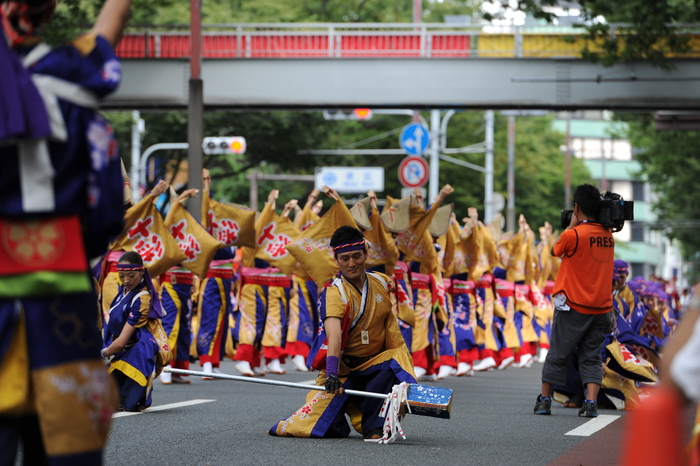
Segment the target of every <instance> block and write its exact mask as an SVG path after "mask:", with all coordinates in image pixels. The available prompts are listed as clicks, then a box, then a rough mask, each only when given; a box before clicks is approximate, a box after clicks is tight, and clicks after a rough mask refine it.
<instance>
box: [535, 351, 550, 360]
mask: <svg viewBox="0 0 700 466" xmlns="http://www.w3.org/2000/svg"><path fill="white" fill-rule="evenodd" d="M547 353H549V350H548V349H547V348H540V349H539V350H538V351H537V362H541V363H544V360H545V359H547Z"/></svg>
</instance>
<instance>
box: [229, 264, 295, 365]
mask: <svg viewBox="0 0 700 466" xmlns="http://www.w3.org/2000/svg"><path fill="white" fill-rule="evenodd" d="M291 285H292V280H291V277H290V276H288V275H285V274H283V273H280V272H279V269H277V268H274V267H269V268H253V267H244V268H243V269H242V271H241V289H240V292H239V296H238V303H237V307H236V311H235V313H234V315H235V318H236V328H235V335H236V341H237V342H238V347H237V349H236V354H235V355H234V357H233V359H234V360H235V361H247V362H249V363H250V365H251V367H258V366H261V365H262V364H261V360H260V357H261V356H260V351H261V350H263V351H264V356H265V358H266V359H267V360H268V362H269V360H272V359H276V358H283V357H284V356H285V354H286V353H284V350H283V347H284V343H285V338H286V332H285V329H286V328H287V325H286V323H287V313H288V312H287V309H288V307H289V290H290V289H291Z"/></svg>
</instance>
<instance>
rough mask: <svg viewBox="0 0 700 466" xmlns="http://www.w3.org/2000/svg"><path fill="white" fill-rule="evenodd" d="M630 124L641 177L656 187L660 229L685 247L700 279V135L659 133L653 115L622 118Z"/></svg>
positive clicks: (685, 253)
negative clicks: (698, 189)
mask: <svg viewBox="0 0 700 466" xmlns="http://www.w3.org/2000/svg"><path fill="white" fill-rule="evenodd" d="M618 118H620V119H623V120H625V121H627V123H628V125H629V130H628V131H629V138H630V141H631V143H632V146H633V147H635V148H636V149H637V150H636V152H637V155H635V158H636V159H637V160H638V161H639V163H640V164H641V165H642V169H641V173H640V175H642V176H645V177H646V178H647V179H648V180H649V182H650V183H651V184H652V186H653V189H654V192H656V193H657V195H658V199H656V200H655V201H654V203H653V209H654V212H655V213H656V215H657V216H658V220H657V225H656V227H657V228H658V229H660V230H662V231H663V232H664V235H666V236H667V237H669V238H671V239H677V240H678V241H679V242H680V244H681V252H682V255H683V258H684V259H685V260H687V261H690V262H692V263H693V265H694V271H693V275H694V276H695V277H696V278H697V277H700V236H698V234H697V228H698V226H699V225H700V196H699V195H698V194H697V192H698V191H697V180H698V179H700V158H698V156H697V147H699V146H700V132H697V131H656V130H655V129H654V119H653V116H652V115H618Z"/></svg>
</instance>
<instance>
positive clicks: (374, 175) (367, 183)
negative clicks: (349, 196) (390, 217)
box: [315, 167, 384, 193]
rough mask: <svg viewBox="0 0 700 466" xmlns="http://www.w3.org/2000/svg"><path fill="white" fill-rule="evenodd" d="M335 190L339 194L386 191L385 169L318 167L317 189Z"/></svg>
mask: <svg viewBox="0 0 700 466" xmlns="http://www.w3.org/2000/svg"><path fill="white" fill-rule="evenodd" d="M324 185H325V186H328V187H329V188H333V189H335V190H336V191H338V192H339V193H366V192H367V191H369V190H374V191H377V192H382V191H384V168H383V167H316V179H315V188H316V189H318V190H320V189H321V188H323V186H324Z"/></svg>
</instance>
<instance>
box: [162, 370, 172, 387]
mask: <svg viewBox="0 0 700 466" xmlns="http://www.w3.org/2000/svg"><path fill="white" fill-rule="evenodd" d="M166 369H170V366H166ZM172 381H173V374H171V373H170V372H165V371H163V372H161V373H160V383H162V384H163V385H170V384H171V383H172Z"/></svg>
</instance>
